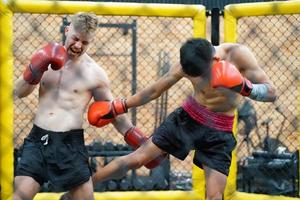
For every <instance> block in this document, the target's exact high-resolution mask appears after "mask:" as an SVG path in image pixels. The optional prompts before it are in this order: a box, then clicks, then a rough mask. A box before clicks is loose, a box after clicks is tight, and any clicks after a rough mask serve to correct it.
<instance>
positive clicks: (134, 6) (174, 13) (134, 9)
mask: <svg viewBox="0 0 300 200" xmlns="http://www.w3.org/2000/svg"><path fill="white" fill-rule="evenodd" d="M10 9H11V10H12V11H13V12H15V13H45V14H73V13H76V12H94V13H95V14H97V15H119V16H156V17H194V16H195V15H196V14H197V13H198V12H199V10H200V11H201V10H205V7H204V6H202V5H180V4H146V3H144V4H143V3H119V2H118V3H116V2H86V1H34V0H26V1H24V0H11V1H10Z"/></svg>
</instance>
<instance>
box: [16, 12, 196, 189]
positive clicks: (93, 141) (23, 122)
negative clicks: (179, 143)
mask: <svg viewBox="0 0 300 200" xmlns="http://www.w3.org/2000/svg"><path fill="white" fill-rule="evenodd" d="M68 21H69V16H68V15H63V16H62V15H61V16H59V15H52V14H51V15H47V14H15V15H14V19H13V27H14V30H13V33H14V43H13V49H14V58H15V60H14V66H15V69H14V81H15V80H16V79H17V78H18V77H19V76H21V75H22V72H23V70H24V68H25V66H26V65H27V64H28V63H29V59H30V57H31V55H32V54H33V53H34V51H36V50H37V49H39V48H41V47H42V46H43V45H44V44H45V43H46V42H49V41H56V42H62V40H63V38H64V35H63V30H64V26H65V25H67V24H68ZM99 21H100V25H99V28H98V30H97V33H96V36H95V39H94V42H93V43H92V44H91V45H90V48H89V50H88V54H89V55H90V56H91V57H92V58H93V59H94V60H95V61H96V62H97V63H98V64H99V65H100V66H102V67H103V68H104V69H105V70H106V72H107V74H108V76H109V78H110V80H111V91H112V93H113V94H114V96H115V97H119V98H121V97H128V96H130V95H132V94H134V93H135V92H136V91H139V90H141V89H143V88H145V87H146V86H148V85H149V84H151V83H153V82H154V81H155V80H157V79H158V78H159V77H160V76H161V75H163V74H164V73H165V72H166V71H167V70H168V68H169V67H170V65H172V64H174V63H175V62H178V58H179V48H180V46H181V44H182V43H183V42H184V41H185V40H186V39H187V38H191V37H192V36H193V35H192V34H193V21H192V19H187V18H165V17H164V18H162V17H126V16H99ZM191 91H192V90H191V85H190V83H189V82H186V81H185V80H182V81H181V82H179V83H178V84H177V85H176V86H174V87H173V88H171V89H170V90H169V91H168V92H166V93H164V94H163V95H162V96H161V97H160V98H159V99H157V100H156V101H153V102H151V103H149V104H147V105H145V106H142V107H139V108H137V109H136V110H135V109H131V110H130V111H129V113H128V115H129V116H130V118H131V119H132V121H133V123H135V124H136V125H137V127H139V128H140V129H141V130H142V131H143V132H145V133H146V134H147V135H148V136H149V135H151V134H152V133H153V130H154V129H155V128H156V127H157V126H158V125H159V124H160V123H161V122H162V120H163V119H164V118H165V117H166V115H167V114H168V113H170V112H171V111H172V110H173V109H175V108H176V107H178V106H180V104H181V102H182V101H183V100H184V99H185V98H186V96H187V95H188V94H189V93H191ZM37 102H38V89H35V91H34V92H33V93H32V94H30V95H29V96H28V97H26V98H23V99H18V100H16V101H15V102H14V105H15V109H14V145H15V149H16V150H17V149H21V146H22V143H23V139H24V137H26V136H27V134H28V133H29V131H30V129H31V127H32V121H33V118H34V113H35V110H36V107H37ZM84 117H85V119H86V116H84ZM85 121H87V120H85ZM62 123H68V122H67V121H65V122H62ZM84 129H85V142H86V145H87V146H88V148H89V150H91V152H94V156H92V157H91V164H92V166H93V167H94V169H96V168H98V169H99V167H101V166H103V165H104V164H106V163H107V162H109V161H110V160H111V159H112V158H113V156H112V155H111V154H105V152H111V151H119V152H120V153H119V155H122V151H123V150H125V153H126V151H128V150H129V149H128V148H126V146H125V142H124V140H123V137H122V135H121V134H119V133H118V132H117V131H116V130H115V129H114V127H113V126H112V125H111V124H110V125H108V126H106V127H104V128H97V129H96V128H93V127H91V126H90V125H89V124H88V123H85V124H84ZM16 152H17V151H16ZM95 152H96V154H95ZM97 152H98V153H97ZM101 152H102V153H101ZM103 152H104V153H103ZM123 152H124V151H123ZM97 155H98V156H97ZM99 155H100V156H99ZM169 161H170V162H169V163H168V162H167V161H166V163H165V164H163V166H162V167H158V168H157V169H155V170H156V171H155V170H152V171H149V170H148V169H146V168H145V167H142V168H141V169H138V170H136V171H131V172H130V174H129V175H128V177H131V178H128V177H127V178H125V180H121V181H119V182H114V181H110V182H105V183H104V184H99V185H98V186H96V191H107V190H110V191H112V190H130V189H132V190H155V189H159V190H162V189H180V190H191V189H192V183H191V173H192V158H191V156H189V157H188V158H187V159H186V160H185V161H184V162H180V161H178V160H176V159H173V158H172V157H170V159H169ZM162 174H163V176H162ZM132 177H134V178H132ZM148 177H154V178H152V179H150V178H148ZM161 177H163V179H161ZM153 180H156V181H153ZM126 181H127V182H126ZM49 188H51V187H50V186H44V188H43V189H42V190H44V191H49V190H50V189H49Z"/></svg>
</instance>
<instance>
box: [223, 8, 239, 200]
mask: <svg viewBox="0 0 300 200" xmlns="http://www.w3.org/2000/svg"><path fill="white" fill-rule="evenodd" d="M224 41H225V42H236V41H237V19H236V17H234V16H233V15H232V14H231V13H230V11H229V9H228V6H225V8H224ZM233 134H234V135H235V137H236V135H237V111H236V112H235V118H234V124H233ZM236 162H237V158H236V149H235V150H234V151H233V152H232V160H231V165H230V171H229V175H228V179H227V184H226V188H225V192H224V199H225V200H228V199H231V198H232V196H233V194H234V193H235V192H236V176H237V163H236Z"/></svg>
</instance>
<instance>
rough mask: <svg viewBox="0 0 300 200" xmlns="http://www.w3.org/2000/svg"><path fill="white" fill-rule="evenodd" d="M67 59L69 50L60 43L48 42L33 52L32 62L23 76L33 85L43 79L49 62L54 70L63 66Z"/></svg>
mask: <svg viewBox="0 0 300 200" xmlns="http://www.w3.org/2000/svg"><path fill="white" fill-rule="evenodd" d="M66 60H67V51H66V49H65V48H64V46H62V45H60V44H58V43H48V44H47V45H46V46H44V47H43V48H42V49H40V50H38V51H37V52H35V53H34V54H33V56H32V57H31V60H30V64H29V65H28V66H27V67H26V69H25V71H24V72H23V78H24V80H25V81H26V82H28V83H29V84H31V85H36V84H38V83H39V82H40V80H41V79H42V76H43V74H44V72H45V71H47V70H48V67H49V64H51V68H52V69H53V70H59V69H60V68H62V67H63V66H64V64H65V62H66Z"/></svg>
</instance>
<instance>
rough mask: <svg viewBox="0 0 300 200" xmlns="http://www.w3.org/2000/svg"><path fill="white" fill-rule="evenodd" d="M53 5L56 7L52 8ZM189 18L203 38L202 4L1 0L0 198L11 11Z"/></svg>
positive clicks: (8, 108)
mask: <svg viewBox="0 0 300 200" xmlns="http://www.w3.org/2000/svg"><path fill="white" fill-rule="evenodd" d="M54 8H55V9H54ZM79 11H82V12H94V13H95V14H97V15H111V16H113V15H116V16H148V17H182V18H191V19H192V20H193V25H194V33H193V35H194V37H202V38H205V34H206V15H205V7H204V6H201V5H175V4H141V3H100V2H86V1H85V2H79V1H76V2H75V1H74V2H72V1H39V0H36V1H34V0H22V1H21V0H11V1H9V0H8V1H7V0H1V1H0V27H1V29H0V124H1V125H0V131H1V132H0V133H1V134H0V155H1V158H0V163H1V166H0V184H1V199H3V200H7V199H11V198H12V192H13V95H12V93H13V69H14V66H13V51H12V44H13V23H12V19H13V15H14V13H38V14H73V13H76V12H79ZM59 196H60V194H57V193H39V194H37V196H36V197H35V200H42V199H45V200H46V199H47V200H54V199H59ZM95 199H98V200H100V199H110V200H113V199H144V200H147V199H149V200H150V199H199V194H197V193H196V192H195V191H150V192H104V193H95Z"/></svg>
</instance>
